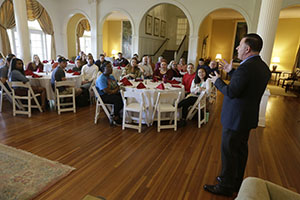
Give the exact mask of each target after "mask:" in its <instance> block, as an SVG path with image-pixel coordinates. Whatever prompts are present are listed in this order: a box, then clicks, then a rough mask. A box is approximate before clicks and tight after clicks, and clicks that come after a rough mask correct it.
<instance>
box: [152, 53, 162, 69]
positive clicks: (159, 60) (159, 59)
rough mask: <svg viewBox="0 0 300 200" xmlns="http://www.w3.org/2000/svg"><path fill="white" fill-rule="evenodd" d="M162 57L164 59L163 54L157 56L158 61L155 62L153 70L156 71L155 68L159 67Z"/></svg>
mask: <svg viewBox="0 0 300 200" xmlns="http://www.w3.org/2000/svg"><path fill="white" fill-rule="evenodd" d="M162 59H164V57H163V56H159V57H158V61H157V63H156V64H155V68H154V71H156V70H157V69H159V68H160V63H161V61H162Z"/></svg>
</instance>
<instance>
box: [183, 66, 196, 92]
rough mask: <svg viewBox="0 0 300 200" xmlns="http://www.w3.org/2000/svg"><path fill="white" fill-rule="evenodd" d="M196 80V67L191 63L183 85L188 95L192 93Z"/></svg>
mask: <svg viewBox="0 0 300 200" xmlns="http://www.w3.org/2000/svg"><path fill="white" fill-rule="evenodd" d="M194 78H195V71H194V65H193V64H192V63H189V64H188V66H187V73H186V74H185V75H184V76H183V77H182V85H184V88H185V93H186V94H189V93H190V88H191V84H192V81H193V80H194Z"/></svg>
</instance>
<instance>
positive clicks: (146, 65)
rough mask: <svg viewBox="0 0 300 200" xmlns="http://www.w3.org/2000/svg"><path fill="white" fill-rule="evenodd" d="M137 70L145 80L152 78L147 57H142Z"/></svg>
mask: <svg viewBox="0 0 300 200" xmlns="http://www.w3.org/2000/svg"><path fill="white" fill-rule="evenodd" d="M139 68H140V69H141V72H142V73H143V76H144V77H145V78H152V75H153V71H152V67H151V65H150V64H149V63H148V58H147V56H144V57H143V61H142V62H141V63H140V64H139Z"/></svg>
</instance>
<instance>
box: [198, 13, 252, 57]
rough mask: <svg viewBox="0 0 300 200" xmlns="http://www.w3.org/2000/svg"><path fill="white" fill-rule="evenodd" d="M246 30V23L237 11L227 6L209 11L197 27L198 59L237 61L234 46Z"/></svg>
mask: <svg viewBox="0 0 300 200" xmlns="http://www.w3.org/2000/svg"><path fill="white" fill-rule="evenodd" d="M247 31H248V26H247V23H246V21H245V19H244V17H243V16H242V15H241V14H240V13H239V12H237V11H235V10H233V9H227V8H222V9H218V10H215V11H213V12H211V13H210V14H208V15H207V17H206V18H205V19H204V20H203V21H202V23H201V26H200V28H199V33H198V36H199V41H198V59H199V58H203V59H207V60H215V59H220V58H222V59H226V60H231V59H234V61H237V62H238V61H239V60H238V59H237V52H236V47H237V46H238V45H239V42H240V39H241V38H242V37H243V36H244V35H246V34H247ZM217 55H218V56H217ZM198 59H197V60H198Z"/></svg>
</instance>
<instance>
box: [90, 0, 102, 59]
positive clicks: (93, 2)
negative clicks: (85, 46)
mask: <svg viewBox="0 0 300 200" xmlns="http://www.w3.org/2000/svg"><path fill="white" fill-rule="evenodd" d="M89 3H90V7H91V21H90V23H91V42H92V44H91V47H92V52H91V53H92V54H93V56H94V59H95V60H97V58H98V56H99V52H100V51H99V46H100V45H99V40H98V39H99V38H98V0H90V1H89Z"/></svg>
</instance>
